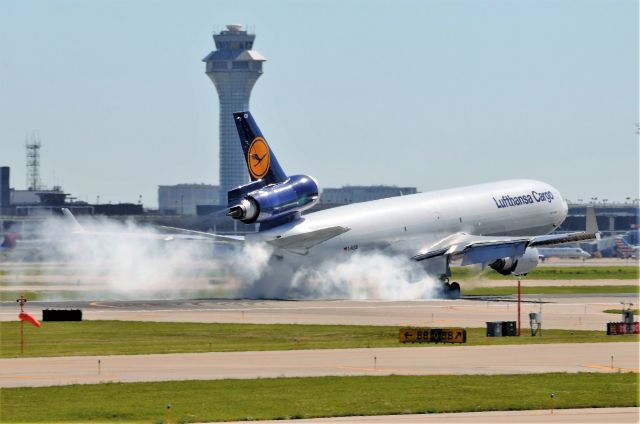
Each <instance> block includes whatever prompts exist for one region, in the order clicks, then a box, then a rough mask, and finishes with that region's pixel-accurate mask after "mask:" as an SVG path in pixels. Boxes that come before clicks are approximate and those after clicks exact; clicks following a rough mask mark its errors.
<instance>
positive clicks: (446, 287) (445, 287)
mask: <svg viewBox="0 0 640 424" xmlns="http://www.w3.org/2000/svg"><path fill="white" fill-rule="evenodd" d="M450 293H451V284H449V283H448V282H446V283H442V298H443V299H449V295H450Z"/></svg>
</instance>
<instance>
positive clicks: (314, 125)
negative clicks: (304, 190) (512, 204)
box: [0, 0, 640, 206]
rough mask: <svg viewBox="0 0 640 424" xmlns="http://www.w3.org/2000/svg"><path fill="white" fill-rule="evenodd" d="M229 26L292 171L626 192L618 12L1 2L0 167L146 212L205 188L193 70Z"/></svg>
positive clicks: (611, 4) (260, 108) (616, 8)
mask: <svg viewBox="0 0 640 424" xmlns="http://www.w3.org/2000/svg"><path fill="white" fill-rule="evenodd" d="M228 23H242V24H245V25H248V26H249V29H250V30H252V32H255V33H256V34H257V38H256V43H255V49H256V50H258V51H259V52H260V53H262V54H263V55H265V56H266V57H267V60H268V61H267V63H266V64H265V66H264V71H265V73H264V75H263V76H262V77H261V78H260V79H259V80H258V82H257V84H256V86H255V88H254V90H253V94H252V99H251V110H252V111H253V114H254V116H255V117H256V119H257V120H258V122H259V124H260V126H261V128H262V130H263V132H264V133H265V135H266V136H267V138H268V139H269V141H270V143H271V145H272V149H273V150H274V151H275V152H276V154H277V156H278V159H279V162H280V163H281V165H282V166H283V167H284V168H285V171H287V172H290V173H307V174H310V175H313V176H315V177H317V178H318V180H319V181H320V184H321V185H322V186H324V187H336V186H342V185H346V184H351V185H356V184H395V185H401V186H417V187H418V189H419V190H421V191H428V190H432V189H441V188H447V187H454V186H459V185H468V184H474V183H479V182H486V181H493V180H500V179H507V178H521V177H526V178H536V179H540V180H543V181H546V182H548V183H550V184H552V185H554V186H556V187H557V188H558V189H559V190H560V191H561V192H562V193H563V194H564V196H565V197H566V198H568V199H570V200H577V199H580V198H582V199H588V198H590V197H592V196H598V197H599V198H601V199H602V198H608V199H611V200H624V199H625V197H631V198H635V197H638V161H639V150H638V135H637V134H636V123H637V122H638V121H639V120H640V118H639V117H638V114H639V111H638V90H639V87H638V75H639V72H638V51H639V48H638V3H637V2H636V1H632V0H628V1H615V0H609V1H589V0H576V1H569V0H564V1H517V2H516V1H507V0H504V1H477V0H468V1H462V0H459V1H455V0H454V1H370V0H367V1H364V0H363V1H348V0H336V1H326V0H323V1H269V2H266V1H233V2H231V1H188V2H177V1H174V2H168V1H143V0H137V1H118V0H113V1H101V0H96V1H91V2H87V1H71V0H56V1H31V0H29V1H18V0H13V1H12V0H0V165H8V166H11V168H12V185H13V186H14V187H16V188H24V186H25V174H26V171H25V164H24V163H25V152H24V139H25V134H26V133H28V132H30V131H37V132H39V134H40V138H41V140H42V143H43V148H42V155H41V161H42V168H41V175H42V180H43V182H44V183H45V184H47V185H49V186H52V185H54V184H60V185H62V186H63V187H64V188H65V190H66V191H67V192H69V193H72V194H73V195H74V196H76V197H78V198H80V199H81V200H87V201H90V202H94V201H95V200H96V197H97V196H98V195H99V196H100V199H101V201H105V202H106V201H113V202H118V201H128V202H135V201H137V200H138V196H139V195H142V201H143V203H145V205H147V206H155V205H157V186H158V185H159V184H177V183H190V182H205V183H217V182H218V99H217V95H216V92H215V88H214V86H213V84H212V83H211V82H210V81H209V79H208V78H207V76H206V75H205V74H204V63H203V62H201V59H202V58H203V57H205V56H206V55H207V54H208V53H209V52H210V51H211V50H213V49H214V46H213V41H212V39H211V35H212V32H213V31H214V30H215V29H217V30H219V29H222V28H223V27H224V25H225V24H228Z"/></svg>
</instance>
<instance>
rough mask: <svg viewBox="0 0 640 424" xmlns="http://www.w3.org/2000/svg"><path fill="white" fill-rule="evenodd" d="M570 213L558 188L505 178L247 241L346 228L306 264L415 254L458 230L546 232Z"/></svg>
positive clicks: (307, 220)
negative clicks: (365, 254)
mask: <svg viewBox="0 0 640 424" xmlns="http://www.w3.org/2000/svg"><path fill="white" fill-rule="evenodd" d="M566 215H567V204H566V202H565V201H564V199H563V198H562V196H561V195H560V193H559V192H558V190H556V189H555V188H554V187H552V186H550V185H548V184H546V183H543V182H540V181H534V180H507V181H499V182H495V183H487V184H479V185H474V186H468V187H460V188H454V189H448V190H440V191H433V192H428V193H418V194H412V195H407V196H401V197H393V198H388V199H381V200H374V201H370V202H364V203H356V204H351V205H345V206H341V207H336V208H332V209H326V210H323V211H319V212H315V213H311V214H308V215H304V216H302V218H301V219H300V220H298V221H294V222H292V223H290V224H286V225H282V226H279V227H275V228H272V229H269V230H266V231H261V232H259V233H256V234H252V235H249V236H247V239H248V240H270V239H274V238H277V237H278V236H281V237H286V236H292V235H296V234H300V233H305V232H310V231H314V230H319V229H322V228H327V227H333V226H342V227H347V228H349V231H347V232H345V233H343V234H341V235H339V236H337V237H334V238H332V239H329V240H327V241H325V242H323V243H320V244H318V245H317V246H315V247H313V248H311V249H310V251H309V254H308V255H305V257H306V260H314V261H315V260H321V259H323V258H325V257H330V256H337V255H340V256H345V255H349V254H351V253H355V252H358V251H366V250H372V249H392V250H394V251H402V252H407V253H409V254H412V253H413V254H415V253H417V252H418V251H419V250H420V249H424V248H427V247H429V246H431V245H432V244H434V243H435V242H437V241H439V240H441V239H442V238H444V237H447V236H449V235H451V234H454V233H459V232H465V233H468V234H474V235H486V236H518V235H522V236H525V235H526V236H535V235H542V234H548V233H550V232H552V231H554V230H555V229H556V228H557V227H558V226H559V225H560V224H561V223H562V221H564V219H565V217H566ZM292 255H293V256H301V255H295V254H292ZM287 256H288V255H287Z"/></svg>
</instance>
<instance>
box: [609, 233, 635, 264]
mask: <svg viewBox="0 0 640 424" xmlns="http://www.w3.org/2000/svg"><path fill="white" fill-rule="evenodd" d="M634 236H635V240H636V241H637V240H638V230H635V231H627V233H625V234H624V235H622V236H616V237H615V239H614V240H615V243H616V252H617V255H618V257H620V258H623V259H627V258H632V259H638V257H640V245H638V244H632V243H630V241H632V240H633V239H634Z"/></svg>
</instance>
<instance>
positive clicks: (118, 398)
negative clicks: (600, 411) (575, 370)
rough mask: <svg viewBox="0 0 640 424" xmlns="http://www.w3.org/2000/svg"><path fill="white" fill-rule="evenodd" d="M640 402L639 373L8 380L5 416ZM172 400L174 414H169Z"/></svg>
mask: <svg viewBox="0 0 640 424" xmlns="http://www.w3.org/2000/svg"><path fill="white" fill-rule="evenodd" d="M551 393H553V394H554V396H555V397H554V406H555V407H556V408H587V407H588V408H592V407H630V406H638V396H637V393H638V374H596V373H581V374H534V375H507V376H499V375H463V376H385V377H314V378H278V379H258V380H218V381H172V382H161V383H128V384H125V383H111V384H100V385H75V386H62V387H45V388H19V389H3V390H2V394H1V396H2V399H1V401H2V404H3V405H10V406H11V407H10V408H3V409H2V417H1V421H2V422H48V423H51V422H94V423H95V422H150V423H162V422H166V420H167V418H170V419H171V421H172V422H182V423H188V422H208V421H229V420H264V419H286V418H312V417H332V416H353V415H387V414H388V415H391V414H426V413H438V412H468V411H489V410H491V411H494V410H497V411H500V410H526V409H548V408H550V407H551V403H550V402H551V401H550V394H551ZM167 405H171V416H170V417H168V416H167V408H166V406H167Z"/></svg>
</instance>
